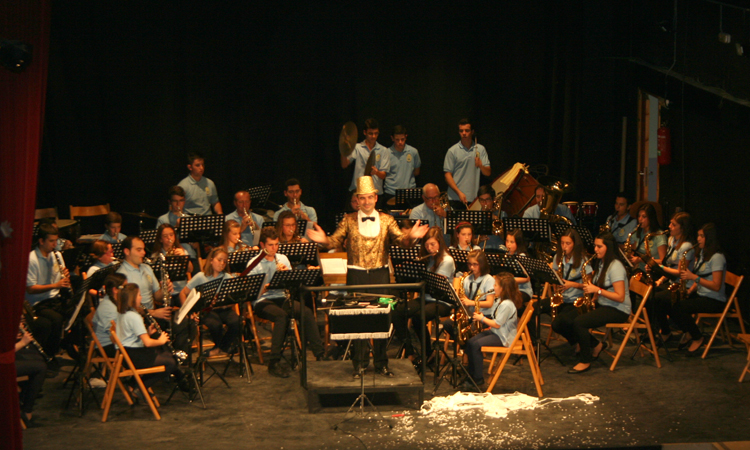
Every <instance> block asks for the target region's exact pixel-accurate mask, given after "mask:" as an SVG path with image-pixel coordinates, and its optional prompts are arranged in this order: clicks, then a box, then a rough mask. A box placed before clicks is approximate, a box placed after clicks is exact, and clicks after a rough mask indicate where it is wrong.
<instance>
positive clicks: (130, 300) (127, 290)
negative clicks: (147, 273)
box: [116, 283, 141, 314]
mask: <svg viewBox="0 0 750 450" xmlns="http://www.w3.org/2000/svg"><path fill="white" fill-rule="evenodd" d="M139 292H140V288H139V287H138V285H137V284H135V283H129V284H126V285H125V286H123V287H122V290H121V291H120V295H119V296H118V298H117V303H116V305H117V312H118V313H120V314H125V313H126V312H128V311H130V310H131V309H132V310H134V311H136V312H137V313H139V314H140V313H141V308H140V307H138V305H137V303H136V300H137V299H138V293H139Z"/></svg>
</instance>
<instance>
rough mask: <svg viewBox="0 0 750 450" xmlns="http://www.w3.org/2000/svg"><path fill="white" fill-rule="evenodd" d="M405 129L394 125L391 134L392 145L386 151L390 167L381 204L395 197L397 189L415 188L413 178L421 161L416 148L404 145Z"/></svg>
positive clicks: (415, 184) (417, 173) (415, 183)
mask: <svg viewBox="0 0 750 450" xmlns="http://www.w3.org/2000/svg"><path fill="white" fill-rule="evenodd" d="M406 136H407V134H406V127H404V126H403V125H396V126H395V127H393V133H391V140H392V141H393V145H391V147H390V148H389V149H388V151H389V152H390V154H389V155H388V156H389V158H390V167H389V168H388V171H387V174H386V178H385V194H384V195H383V200H382V201H383V202H385V203H387V202H388V200H390V199H392V198H393V197H395V196H396V190H397V189H413V188H415V187H417V182H416V181H415V180H414V177H416V176H417V175H419V168H420V166H421V165H422V161H421V160H420V159H419V152H418V151H417V149H416V148H414V147H412V146H411V145H408V144H407V143H406Z"/></svg>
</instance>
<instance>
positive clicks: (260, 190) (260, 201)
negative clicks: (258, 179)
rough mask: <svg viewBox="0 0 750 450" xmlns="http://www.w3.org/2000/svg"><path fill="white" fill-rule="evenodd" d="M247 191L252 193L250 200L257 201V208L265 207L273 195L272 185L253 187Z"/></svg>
mask: <svg viewBox="0 0 750 450" xmlns="http://www.w3.org/2000/svg"><path fill="white" fill-rule="evenodd" d="M247 191H248V192H249V193H250V199H252V200H254V201H255V206H256V207H263V206H265V204H266V202H267V201H268V197H269V196H270V195H271V185H270V184H268V185H266V186H257V187H252V188H249V189H248V190H247Z"/></svg>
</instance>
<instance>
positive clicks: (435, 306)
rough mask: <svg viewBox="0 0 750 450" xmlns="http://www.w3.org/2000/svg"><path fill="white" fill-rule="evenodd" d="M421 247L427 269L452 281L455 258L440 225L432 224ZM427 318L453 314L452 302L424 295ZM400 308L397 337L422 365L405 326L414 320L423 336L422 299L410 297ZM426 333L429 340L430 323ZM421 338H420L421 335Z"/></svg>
mask: <svg viewBox="0 0 750 450" xmlns="http://www.w3.org/2000/svg"><path fill="white" fill-rule="evenodd" d="M422 240H423V242H424V243H423V244H422V248H421V249H420V256H421V257H422V258H427V260H426V268H427V270H428V271H430V272H433V273H437V274H440V275H443V276H444V277H446V278H447V279H448V281H449V282H451V281H452V280H453V274H454V273H456V264H455V263H454V261H453V257H452V256H451V255H449V254H448V250H447V249H446V248H445V241H444V240H443V231H442V230H441V229H440V227H432V228H430V229H429V230H428V231H427V234H425V235H424V238H423V239H422ZM424 302H425V317H426V318H427V320H437V319H438V318H440V317H445V316H447V315H449V314H450V311H451V304H450V303H448V302H446V301H444V300H436V299H435V298H434V297H433V296H431V295H430V294H425V299H424ZM399 306H400V309H397V310H396V314H395V316H396V317H395V319H394V324H393V326H394V328H395V329H396V336H398V337H399V338H400V339H402V340H403V341H404V350H405V353H406V356H407V357H408V358H409V359H410V360H412V361H413V362H414V361H415V365H419V363H420V361H419V358H417V354H416V352H415V351H414V347H413V345H412V343H411V339H409V334H408V330H407V329H406V321H407V319H411V320H412V325H413V326H414V330H415V331H417V335H418V336H421V334H419V333H421V328H422V324H421V319H422V315H421V301H420V299H418V298H416V299H412V300H409V302H408V305H407V307H406V308H404V307H403V305H399ZM424 328H425V336H427V338H428V339H429V337H430V334H429V333H428V332H427V331H426V330H427V324H424ZM420 339H421V337H420Z"/></svg>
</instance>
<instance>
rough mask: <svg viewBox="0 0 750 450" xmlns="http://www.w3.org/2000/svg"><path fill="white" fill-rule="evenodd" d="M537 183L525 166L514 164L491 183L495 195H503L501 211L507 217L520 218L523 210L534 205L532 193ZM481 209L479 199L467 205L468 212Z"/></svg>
mask: <svg viewBox="0 0 750 450" xmlns="http://www.w3.org/2000/svg"><path fill="white" fill-rule="evenodd" d="M538 184H539V182H538V181H537V180H536V179H535V178H534V177H532V176H531V175H530V174H529V172H528V170H527V168H526V165H524V164H521V163H515V164H514V165H513V167H511V168H510V170H507V171H506V172H504V173H503V174H502V175H500V176H499V177H497V178H495V180H494V181H493V182H492V188H493V189H494V190H495V194H500V193H501V192H502V193H504V194H503V205H502V210H503V211H505V213H506V214H508V217H514V216H515V217H521V215H522V214H523V212H524V210H525V209H526V208H528V207H529V206H530V205H533V204H534V191H536V187H537V185H538ZM481 209H482V207H481V205H480V204H479V199H474V201H473V202H472V203H471V205H469V210H472V211H480V210H481Z"/></svg>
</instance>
